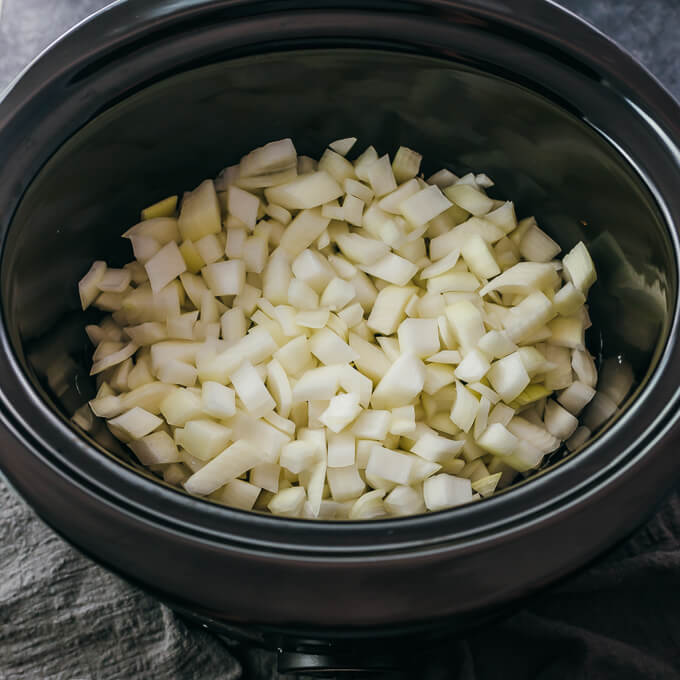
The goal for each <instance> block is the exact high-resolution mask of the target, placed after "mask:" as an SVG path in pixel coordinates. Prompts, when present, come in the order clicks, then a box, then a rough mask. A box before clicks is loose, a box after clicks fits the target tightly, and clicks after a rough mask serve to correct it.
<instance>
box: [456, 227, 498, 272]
mask: <svg viewBox="0 0 680 680" xmlns="http://www.w3.org/2000/svg"><path fill="white" fill-rule="evenodd" d="M461 255H462V256H463V259H464V260H465V262H466V264H467V266H468V267H469V268H470V271H471V272H472V273H473V274H475V275H476V276H478V277H479V278H483V279H490V278H493V277H494V276H497V275H498V274H500V273H501V270H500V267H499V266H498V263H497V262H496V260H495V259H494V256H493V253H492V252H491V249H490V248H489V246H488V244H487V243H486V241H485V240H484V239H483V238H482V237H481V236H480V235H479V234H471V235H470V236H469V237H468V238H467V239H466V241H465V243H464V244H463V247H462V249H461Z"/></svg>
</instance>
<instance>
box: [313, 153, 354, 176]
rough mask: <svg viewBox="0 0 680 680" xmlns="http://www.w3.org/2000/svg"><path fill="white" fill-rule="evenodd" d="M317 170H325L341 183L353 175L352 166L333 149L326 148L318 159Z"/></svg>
mask: <svg viewBox="0 0 680 680" xmlns="http://www.w3.org/2000/svg"><path fill="white" fill-rule="evenodd" d="M317 167H318V169H319V170H325V171H326V172H327V173H328V174H329V175H330V176H331V177H333V179H335V180H336V181H337V182H339V183H340V184H342V183H343V182H344V181H345V180H346V179H349V178H352V177H355V174H354V166H353V165H352V164H351V163H350V162H349V161H348V160H347V159H346V158H344V157H343V156H342V155H341V154H339V153H336V152H335V151H333V149H326V150H325V151H324V152H323V155H322V156H321V158H320V159H319V164H318V166H317Z"/></svg>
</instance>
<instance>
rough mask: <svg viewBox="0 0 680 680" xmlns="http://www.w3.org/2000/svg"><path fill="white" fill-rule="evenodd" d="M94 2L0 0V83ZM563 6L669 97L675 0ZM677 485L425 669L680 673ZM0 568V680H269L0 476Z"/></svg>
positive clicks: (677, 63)
mask: <svg viewBox="0 0 680 680" xmlns="http://www.w3.org/2000/svg"><path fill="white" fill-rule="evenodd" d="M105 4H107V3H106V2H104V1H103V0H0V6H2V9H1V14H0V90H1V89H2V88H4V87H5V86H6V85H7V84H8V83H10V82H11V80H12V79H13V78H14V77H15V76H16V75H17V74H18V73H19V72H20V71H21V69H22V68H23V67H24V66H25V65H26V64H27V63H28V62H29V61H30V60H31V59H32V58H33V57H34V56H35V55H37V54H38V53H39V52H40V51H41V50H42V49H43V48H44V47H46V46H47V45H49V43H50V42H51V41H52V40H54V39H55V38H56V37H58V36H59V35H60V34H61V33H62V32H63V31H64V30H66V29H68V28H69V27H71V26H72V25H74V24H75V23H76V22H77V21H79V20H80V19H82V18H84V17H85V16H87V15H88V14H89V13H91V12H93V11H95V10H97V9H100V8H101V7H103V6H104V5H105ZM562 4H563V5H564V6H566V7H567V8H568V9H571V10H572V11H574V12H576V13H577V14H579V15H581V16H583V17H585V18H586V19H588V20H590V21H591V22H592V23H594V24H595V25H596V26H597V27H598V28H599V29H601V30H602V31H603V32H605V33H607V34H608V35H610V36H611V37H613V38H614V39H615V40H617V41H618V42H619V43H621V44H622V45H623V46H624V47H625V48H627V49H628V50H629V51H630V52H631V53H632V54H633V55H634V56H635V57H637V58H638V59H639V60H640V61H641V62H642V63H643V64H645V65H646V66H647V67H648V68H649V69H650V70H651V71H652V73H654V74H655V75H656V76H657V78H659V80H660V81H661V82H662V83H663V84H664V85H665V86H666V87H667V88H668V89H669V90H670V91H671V92H672V93H673V94H674V95H675V96H676V97H678V98H680V1H679V0H592V1H591V0H563V2H562ZM678 491H680V489H679V490H678ZM678 491H676V493H675V494H674V495H673V496H672V497H671V498H670V499H669V500H668V502H667V503H666V504H665V505H664V507H663V508H662V509H661V510H660V511H659V513H658V514H657V515H656V516H655V517H654V518H653V519H652V520H651V521H650V522H649V523H648V524H647V525H646V526H645V527H643V528H642V529H640V530H639V531H638V532H637V533H636V534H635V535H634V536H633V537H632V538H631V539H630V541H628V542H627V543H626V544H624V545H622V546H619V547H618V548H617V549H616V550H615V551H614V552H613V553H610V554H609V555H608V556H606V557H605V558H603V559H602V560H601V561H600V562H598V563H596V564H594V565H592V566H591V567H590V568H589V569H588V570H587V571H586V572H584V573H581V574H579V575H578V576H576V577H573V578H572V579H570V580H568V581H567V582H565V583H563V584H561V585H560V586H559V587H558V588H555V589H554V590H552V591H550V592H549V593H546V594H545V595H544V596H542V597H541V598H539V599H538V600H537V601H535V602H534V603H533V604H532V605H531V607H530V608H528V609H527V610H525V611H523V612H521V613H520V614H518V615H516V616H515V617H513V618H512V619H510V620H508V621H507V622H505V623H504V624H502V625H501V626H498V627H497V628H495V629H489V630H487V631H482V632H481V633H478V634H476V635H473V636H470V638H469V639H467V640H453V641H452V642H451V646H450V649H449V652H450V657H447V658H445V659H441V660H440V661H441V664H440V665H438V666H437V668H438V669H439V670H434V671H432V674H428V677H433V678H434V677H436V678H439V677H442V678H444V677H450V678H465V679H469V680H481V679H486V678H501V677H502V678H513V679H523V678H527V679H529V678H545V679H546V680H548V679H550V680H557V679H561V678H565V679H566V678H569V679H570V680H571V679H573V680H576V678H593V679H595V678H597V679H599V678H610V677H612V678H613V677H616V678H617V680H618V679H620V678H640V679H642V678H663V679H666V678H667V679H669V680H671V679H672V678H680V601H679V599H678V594H679V593H680V500H679V495H678ZM0 576H1V579H0V581H1V584H0V678H5V679H8V678H17V679H19V678H21V679H24V678H26V679H27V680H33V679H36V680H38V679H40V678H64V679H66V678H68V679H71V678H121V679H122V678H125V679H129V680H135V679H138V678H177V679H179V680H181V679H187V680H188V679H195V678H221V679H224V680H237V679H238V678H253V679H256V680H259V679H261V678H275V677H277V675H276V672H275V670H274V664H275V661H274V657H273V655H271V654H268V653H262V652H258V651H254V650H246V649H239V648H228V647H226V646H225V645H224V644H223V643H222V642H220V641H219V640H217V639H216V638H214V637H213V636H211V635H210V634H208V633H206V632H205V631H202V630H196V629H191V628H188V627H187V626H186V625H185V623H184V622H183V621H182V620H180V619H179V618H177V617H176V616H175V615H174V614H173V613H172V612H171V611H170V610H168V609H167V608H166V607H164V606H162V605H160V604H159V603H157V602H156V601H155V600H153V599H152V598H150V597H148V596H146V595H144V594H143V593H141V592H140V591H138V590H137V589H136V588H133V587H132V586H130V585H128V584H127V583H125V582H123V581H121V580H120V579H119V578H117V577H116V576H113V575H112V574H110V573H108V572H107V571H105V570H104V569H102V568H101V567H99V566H97V565H95V564H93V563H92V562H90V561H89V560H88V559H86V558H85V557H83V556H82V555H80V554H79V553H78V552H76V551H75V550H73V549H72V548H71V547H70V546H68V545H67V544H66V543H64V542H63V541H62V540H61V539H60V538H59V537H57V536H56V535H55V534H54V533H52V531H51V530H49V529H48V528H47V527H46V526H45V525H43V524H42V522H41V521H40V520H38V519H37V517H36V516H35V515H34V513H33V512H32V511H31V510H30V509H29V508H28V507H27V506H26V505H25V504H24V503H23V502H22V501H21V500H20V499H18V498H17V497H16V496H15V495H14V493H13V492H12V491H10V490H9V489H8V488H7V487H6V486H5V485H4V484H3V482H2V481H1V480H0ZM622 622H623V623H622ZM499 657H500V658H502V660H503V664H502V665H500V666H499V664H498V663H496V662H497V661H498V660H499ZM499 667H502V668H504V670H503V671H499V670H498V668H499ZM444 669H445V670H444Z"/></svg>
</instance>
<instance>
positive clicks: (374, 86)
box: [2, 49, 675, 460]
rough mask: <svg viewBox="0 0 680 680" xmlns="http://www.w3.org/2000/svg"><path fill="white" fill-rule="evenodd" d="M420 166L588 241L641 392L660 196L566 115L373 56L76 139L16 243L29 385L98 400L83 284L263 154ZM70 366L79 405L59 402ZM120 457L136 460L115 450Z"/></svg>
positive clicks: (297, 72) (17, 327)
mask: <svg viewBox="0 0 680 680" xmlns="http://www.w3.org/2000/svg"><path fill="white" fill-rule="evenodd" d="M346 136H357V137H358V138H359V142H358V149H362V148H363V147H365V146H366V145H367V144H369V143H370V144H374V145H375V146H376V147H377V148H378V150H379V151H380V152H381V153H384V152H390V153H393V152H394V151H395V150H396V148H397V147H398V146H399V145H400V144H404V145H406V146H409V147H412V148H414V149H417V150H419V151H421V152H422V153H423V154H424V158H425V165H424V168H423V169H424V171H425V174H426V176H427V174H428V173H430V172H434V171H435V170H437V169H439V168H440V167H442V166H444V167H448V168H450V169H451V170H453V171H454V172H456V173H458V174H463V173H465V172H467V171H469V170H476V171H481V172H486V173H487V174H489V175H490V176H491V177H492V178H493V179H494V180H495V181H496V187H494V188H493V189H492V190H491V192H490V193H491V195H492V196H493V197H495V198H503V199H506V198H507V199H512V200H514V201H515V203H516V208H517V213H518V216H519V217H525V216H528V215H532V214H533V215H535V216H536V218H537V219H538V221H539V224H540V225H541V226H542V227H543V228H544V229H545V230H546V231H547V232H548V233H550V234H551V236H552V237H553V238H555V239H556V240H557V241H558V242H559V243H560V244H561V245H562V246H563V249H564V250H565V251H566V250H567V249H569V248H570V247H571V246H573V245H574V244H575V243H576V242H577V241H578V240H581V239H582V240H584V241H585V242H586V243H587V245H588V247H589V248H590V249H591V252H592V253H593V255H594V258H595V260H596V265H597V267H598V272H599V275H600V278H599V281H598V283H597V285H596V286H595V287H594V288H593V289H592V291H591V300H590V302H591V316H592V319H593V322H594V325H593V327H592V328H591V329H590V330H589V331H588V335H587V340H588V345H589V348H590V350H591V352H592V353H594V354H595V355H597V356H598V358H600V359H601V358H603V357H609V356H618V355H621V356H623V357H625V358H626V359H627V360H628V361H630V362H631V363H632V365H633V367H634V371H635V376H636V380H637V382H638V384H639V385H642V384H643V383H644V380H645V377H646V376H648V375H649V373H650V372H651V370H652V369H653V366H654V363H655V361H656V358H657V357H658V354H659V352H660V351H661V349H662V348H663V344H664V341H665V336H666V333H667V327H668V325H669V320H670V315H671V311H670V310H671V306H672V304H673V299H674V297H675V290H674V286H675V282H674V276H675V274H674V273H673V272H674V271H675V264H674V261H673V258H672V254H671V246H670V241H669V238H668V234H667V230H666V227H665V226H664V223H663V220H662V218H661V216H660V213H659V210H658V208H657V206H656V204H655V203H654V201H653V199H652V197H651V195H650V193H649V192H648V191H647V190H646V188H645V187H644V185H643V183H642V182H641V180H640V179H639V177H638V176H637V175H636V174H635V173H634V171H633V170H632V169H631V168H630V166H629V165H628V164H627V163H626V162H625V160H624V159H623V158H622V157H621V156H620V155H619V154H618V153H616V152H615V150H614V148H613V147H612V146H611V145H610V144H609V143H608V142H606V141H605V139H604V138H603V137H602V136H600V135H599V134H598V133H597V132H596V131H594V130H593V129H592V128H590V127H588V126H587V125H586V124H585V123H583V122H582V120H581V118H580V116H579V115H578V112H576V111H570V110H569V107H568V106H567V105H566V104H565V103H564V102H555V101H551V100H550V99H548V98H547V97H545V96H543V95H541V94H537V93H536V92H533V91H531V90H530V89H528V88H527V87H525V86H523V85H519V84H517V83H513V82H511V81H510V80H507V79H503V78H500V77H497V76H493V75H489V74H484V73H482V72H480V71H476V70H474V69H472V68H468V67H463V66H460V65H456V64H454V63H451V62H445V61H442V60H436V59H432V58H426V57H416V56H414V55H410V54H408V55H407V54H399V53H387V52H381V51H371V50H361V51H360V50H346V49H333V50H323V51H322V50H314V51H312V50H305V51H290V52H280V53H275V54H269V55H263V56H258V57H247V58H242V59H237V60H232V61H227V62H223V63H219V64H213V65H210V66H206V67H201V68H199V69H195V70H192V71H188V72H184V73H180V74H178V75H175V76H172V77H169V78H167V79H165V80H163V81H161V82H158V83H157V84H155V85H153V86H151V87H148V88H146V89H144V90H142V91H139V92H137V93H136V94H134V95H133V96H130V97H129V98H127V99H125V100H124V101H122V102H120V103H118V104H116V105H114V106H112V107H111V108H109V109H108V110H106V111H104V112H103V113H102V114H101V115H100V116H98V117H97V118H95V119H94V120H93V121H91V122H90V123H88V124H87V125H85V126H84V127H83V128H82V130H81V131H80V132H79V133H77V134H76V135H75V136H74V137H73V138H71V139H70V140H68V141H67V142H66V143H65V144H64V145H63V146H62V148H61V149H60V150H59V151H58V152H57V154H55V156H54V157H53V158H52V159H51V160H50V161H49V162H48V163H47V165H46V166H45V167H44V168H43V170H42V171H41V173H40V174H39V175H38V176H37V177H36V178H35V181H34V182H33V183H32V185H31V186H30V188H29V190H28V191H27V193H26V194H25V197H24V199H23V201H22V203H21V205H20V208H19V209H18V211H17V213H16V215H15V217H14V219H13V223H12V227H11V231H10V234H9V236H8V239H7V241H6V244H5V249H4V255H3V262H2V271H3V280H2V297H3V308H4V312H5V322H6V323H7V324H8V326H9V327H10V328H11V331H12V334H13V341H14V343H15V350H16V352H17V354H18V355H19V356H20V358H21V359H22V361H24V362H25V366H26V369H27V371H28V373H29V375H30V376H31V377H32V379H33V380H34V382H35V384H36V386H38V388H39V389H41V390H42V392H43V395H44V397H45V399H47V400H48V401H49V402H50V403H51V404H53V406H54V408H55V409H57V410H59V411H60V412H62V413H63V414H64V415H65V416H66V417H69V416H70V415H71V413H72V412H73V410H74V409H75V408H76V407H78V406H80V405H81V404H82V403H83V402H84V401H85V399H86V398H89V397H90V396H91V395H92V390H93V381H92V380H91V379H90V378H89V377H88V375H87V374H88V369H89V361H90V355H91V351H92V348H91V347H90V346H89V343H88V341H87V339H86V336H85V334H84V331H83V326H84V324H85V319H86V318H88V319H93V318H96V316H97V315H96V313H88V314H87V315H83V314H82V313H81V312H80V311H79V303H78V295H77V282H78V280H79V279H80V277H81V276H82V275H83V274H84V273H85V271H87V269H88V267H89V265H90V263H91V262H92V261H93V260H95V259H105V260H107V261H108V262H109V263H110V264H122V263H124V262H127V261H129V260H130V259H131V257H132V256H131V251H130V248H129V245H128V242H127V241H124V240H123V239H121V238H120V234H121V233H122V232H123V231H124V230H125V229H127V228H128V227H129V226H131V225H132V224H134V223H135V222H136V221H137V220H138V216H139V211H140V209H141V208H143V207H144V206H146V205H148V204H150V203H152V202H154V201H156V200H158V199H160V198H163V197H164V196H166V195H169V194H173V193H180V194H181V193H182V191H184V190H186V189H191V188H193V187H194V186H195V185H197V184H198V183H199V182H200V181H201V180H202V179H204V178H205V177H210V176H215V175H216V174H217V173H218V172H219V171H220V170H221V169H222V168H223V167H224V166H226V165H230V164H233V163H234V162H236V161H237V160H238V159H239V158H240V157H241V155H243V154H244V153H245V152H247V151H249V150H250V149H251V148H253V147H255V146H258V145H260V144H263V143H265V142H268V141H271V140H274V139H278V138H281V137H292V138H293V139H294V141H295V143H296V146H297V148H298V151H299V152H300V153H305V154H309V155H312V156H318V155H320V153H321V152H322V150H323V148H324V147H325V145H326V144H327V143H328V142H330V141H332V140H333V139H336V138H339V137H346ZM66 357H69V358H70V360H71V361H72V362H73V367H74V368H73V376H74V377H73V380H72V384H71V387H70V389H68V390H67V391H66V392H64V393H62V394H60V395H55V394H52V393H50V392H49V390H48V389H47V388H46V387H45V385H46V382H45V375H46V371H47V369H48V367H49V366H55V365H64V362H66V361H68V360H67V359H66ZM106 446H109V448H114V450H115V451H116V453H117V455H118V456H120V457H121V458H124V459H127V460H129V459H128V458H127V454H126V453H125V452H124V451H123V450H122V449H121V448H120V447H114V444H112V443H107V444H106Z"/></svg>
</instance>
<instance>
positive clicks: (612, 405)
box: [583, 391, 618, 431]
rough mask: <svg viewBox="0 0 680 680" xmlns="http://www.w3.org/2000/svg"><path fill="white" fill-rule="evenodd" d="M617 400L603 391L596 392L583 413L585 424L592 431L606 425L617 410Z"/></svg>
mask: <svg viewBox="0 0 680 680" xmlns="http://www.w3.org/2000/svg"><path fill="white" fill-rule="evenodd" d="M617 410H618V408H617V405H616V402H615V401H613V400H612V399H611V397H608V396H607V395H606V394H604V393H603V392H599V391H598V392H596V393H595V396H594V397H593V399H592V400H591V402H590V404H588V408H587V409H586V411H585V413H584V414H583V424H584V425H585V426H586V427H587V428H588V429H590V430H591V431H594V430H596V429H597V428H598V427H600V425H604V423H606V422H607V421H608V420H609V419H610V418H611V417H612V416H613V415H614V414H615V413H616V412H617Z"/></svg>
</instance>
